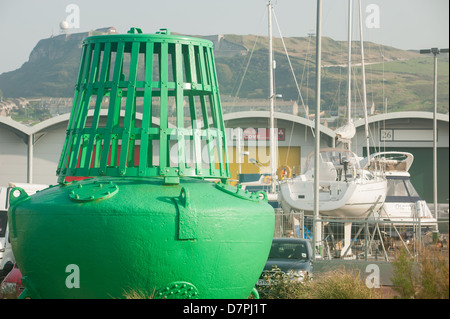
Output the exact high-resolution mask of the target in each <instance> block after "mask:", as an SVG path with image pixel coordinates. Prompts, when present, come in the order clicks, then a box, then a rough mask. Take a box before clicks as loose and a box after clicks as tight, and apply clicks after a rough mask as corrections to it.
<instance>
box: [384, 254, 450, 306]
mask: <svg viewBox="0 0 450 319" xmlns="http://www.w3.org/2000/svg"><path fill="white" fill-rule="evenodd" d="M393 269H394V276H393V277H392V279H391V281H392V283H393V285H394V289H395V290H396V291H397V292H398V293H399V294H400V296H401V298H404V299H412V298H414V299H449V260H448V254H444V253H442V252H440V251H439V250H436V249H430V248H427V249H424V248H423V249H421V250H420V251H419V255H418V258H417V261H415V260H414V258H413V257H411V256H410V255H409V254H408V253H407V251H406V249H401V250H399V251H398V253H397V256H396V259H395V261H394V262H393Z"/></svg>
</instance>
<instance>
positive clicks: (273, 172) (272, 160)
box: [267, 0, 278, 193]
mask: <svg viewBox="0 0 450 319" xmlns="http://www.w3.org/2000/svg"><path fill="white" fill-rule="evenodd" d="M267 7H268V10H269V14H268V16H269V104H270V173H271V179H270V180H271V182H270V184H271V192H272V193H275V178H276V169H277V166H276V155H277V152H276V150H275V123H274V122H275V120H274V98H275V94H274V89H273V49H272V46H273V45H272V3H271V1H270V0H269V4H268V6H267ZM277 135H278V134H277Z"/></svg>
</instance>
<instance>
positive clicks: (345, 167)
mask: <svg viewBox="0 0 450 319" xmlns="http://www.w3.org/2000/svg"><path fill="white" fill-rule="evenodd" d="M313 157H314V153H311V154H310V155H309V156H308V159H307V162H306V168H305V170H304V173H303V174H301V175H299V176H296V177H294V178H291V179H284V180H283V181H282V182H281V184H280V196H279V201H280V203H281V206H282V208H283V210H284V211H285V212H289V211H290V210H291V209H293V210H296V211H304V213H305V214H306V215H312V213H313V211H314V161H313V159H314V158H313ZM319 158H320V161H319V165H320V166H319V172H320V174H319V211H320V214H321V215H323V216H332V217H345V218H348V219H359V218H365V217H367V215H368V214H369V213H370V211H376V210H378V209H379V208H380V207H381V206H382V204H383V202H384V199H385V196H386V179H385V178H384V177H383V176H382V174H378V173H375V172H371V171H369V170H368V169H365V168H363V167H361V165H360V159H359V157H357V156H356V154H355V153H353V152H352V151H350V150H347V149H339V148H324V149H321V150H320V156H319Z"/></svg>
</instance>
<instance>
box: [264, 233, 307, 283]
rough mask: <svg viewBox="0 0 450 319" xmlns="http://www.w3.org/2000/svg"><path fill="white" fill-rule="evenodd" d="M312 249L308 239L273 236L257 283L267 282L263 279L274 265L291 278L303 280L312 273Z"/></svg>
mask: <svg viewBox="0 0 450 319" xmlns="http://www.w3.org/2000/svg"><path fill="white" fill-rule="evenodd" d="M312 260H313V250H312V246H311V243H310V241H309V240H307V239H300V238H274V239H273V241H272V247H271V249H270V253H269V257H268V259H267V262H266V265H265V266H264V271H263V272H262V274H261V276H260V279H259V280H258V283H257V285H259V286H264V285H268V284H269V283H268V282H267V281H266V280H265V279H266V277H267V275H270V274H271V272H272V270H273V269H274V268H275V267H276V268H278V269H279V271H281V272H283V273H284V274H286V275H287V276H288V277H290V278H291V279H293V280H298V281H303V280H304V279H305V278H306V277H307V276H308V277H312V273H313V263H312Z"/></svg>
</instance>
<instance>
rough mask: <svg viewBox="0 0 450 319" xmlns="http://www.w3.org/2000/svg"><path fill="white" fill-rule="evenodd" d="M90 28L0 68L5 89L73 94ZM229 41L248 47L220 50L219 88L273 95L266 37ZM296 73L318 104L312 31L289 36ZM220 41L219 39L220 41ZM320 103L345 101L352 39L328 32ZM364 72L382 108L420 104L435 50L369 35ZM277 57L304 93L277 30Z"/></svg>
mask: <svg viewBox="0 0 450 319" xmlns="http://www.w3.org/2000/svg"><path fill="white" fill-rule="evenodd" d="M86 36H87V33H79V34H71V35H69V36H66V35H60V36H56V37H52V38H48V39H43V40H41V41H39V42H38V44H37V45H36V47H35V48H34V49H33V51H32V52H31V54H30V58H29V60H28V61H27V62H26V63H24V64H23V65H22V67H21V68H19V69H17V70H15V71H11V72H6V73H3V74H1V75H0V94H3V97H5V98H9V97H26V98H36V97H72V95H73V90H74V85H75V82H76V77H77V73H78V64H79V61H80V55H81V41H82V39H83V38H84V37H86ZM223 39H225V40H226V41H227V42H228V43H232V44H236V45H240V46H242V47H245V48H246V49H247V54H241V53H238V52H236V53H235V54H233V53H232V54H229V52H228V54H222V52H221V50H220V49H218V50H216V65H217V73H218V78H219V88H220V92H221V94H222V95H229V96H233V97H234V96H237V97H240V98H262V99H264V98H267V97H268V82H269V79H268V77H269V75H268V45H267V43H268V40H267V37H263V36H259V37H256V36H254V35H246V36H243V35H225V36H224V37H223ZM284 42H285V45H286V47H287V51H288V53H289V56H290V61H291V63H292V67H293V69H294V73H295V77H296V78H297V81H298V84H299V85H300V87H301V97H302V99H303V102H304V103H305V104H307V105H309V106H310V112H313V106H314V105H315V101H314V91H315V88H314V85H315V38H314V37H292V38H285V39H284ZM215 44H216V43H215ZM322 46H323V52H322V65H323V72H322V109H323V110H325V111H327V112H329V114H337V113H338V110H339V107H341V108H342V107H343V106H345V104H346V99H347V97H346V94H347V84H346V83H347V82H346V81H347V80H346V78H347V68H346V63H347V43H346V42H342V41H334V40H333V39H330V38H323V44H322ZM364 48H365V58H366V59H365V61H366V79H367V81H366V82H367V94H368V102H369V106H370V105H372V103H374V106H375V109H376V110H377V111H379V112H382V111H384V107H385V105H386V102H387V110H388V111H400V110H401V111H404V110H415V111H417V110H421V111H431V110H432V108H433V58H432V56H423V55H420V54H419V53H417V52H412V51H404V50H399V49H395V48H392V47H387V46H382V45H379V44H375V43H369V42H367V43H365V46H364ZM352 51H353V57H352V60H353V63H354V64H355V67H354V68H353V77H354V79H355V81H354V82H353V94H354V97H353V100H355V101H357V103H355V104H356V105H357V104H358V101H361V92H362V90H361V89H362V87H361V68H360V67H358V65H360V63H361V58H360V54H359V51H360V48H359V43H358V42H354V43H353V48H352ZM274 59H275V60H276V62H277V63H276V70H275V87H276V93H277V94H281V95H282V97H283V99H285V100H297V101H298V103H299V105H301V104H302V99H301V98H300V96H299V94H298V90H297V88H296V86H295V82H294V78H293V75H292V71H291V69H290V66H289V63H288V60H287V58H286V53H285V51H284V48H283V43H282V41H281V39H280V38H274ZM438 75H439V83H438V111H439V112H441V113H447V112H448V104H449V103H448V100H449V98H448V89H449V87H448V86H449V61H448V55H447V54H445V55H442V56H440V57H439V73H438Z"/></svg>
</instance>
